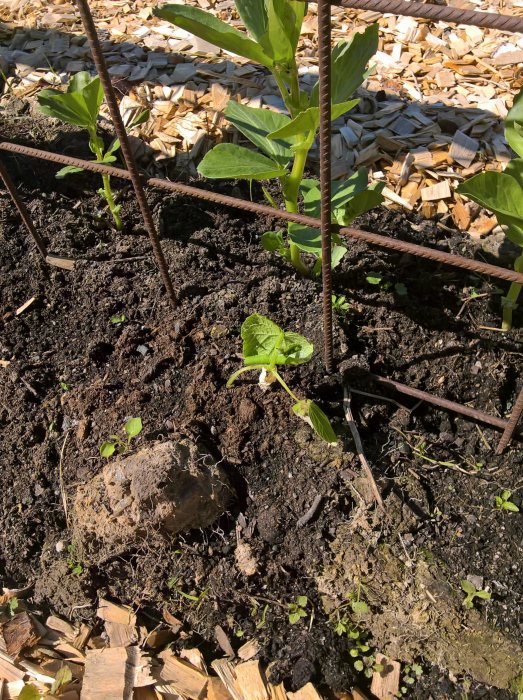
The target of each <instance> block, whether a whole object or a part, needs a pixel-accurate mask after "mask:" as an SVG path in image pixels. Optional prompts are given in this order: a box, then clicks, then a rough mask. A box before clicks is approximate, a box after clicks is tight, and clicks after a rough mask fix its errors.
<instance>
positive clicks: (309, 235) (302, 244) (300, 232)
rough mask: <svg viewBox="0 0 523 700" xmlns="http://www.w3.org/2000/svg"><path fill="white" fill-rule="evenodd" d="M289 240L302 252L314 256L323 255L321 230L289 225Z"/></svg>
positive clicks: (300, 225)
mask: <svg viewBox="0 0 523 700" xmlns="http://www.w3.org/2000/svg"><path fill="white" fill-rule="evenodd" d="M289 238H290V240H291V241H292V242H293V243H294V245H296V246H297V247H298V248H299V249H300V250H303V251H304V252H305V253H312V254H313V255H316V256H318V257H319V256H320V255H321V231H320V229H319V228H312V227H311V226H303V225H302V224H294V223H290V224H289Z"/></svg>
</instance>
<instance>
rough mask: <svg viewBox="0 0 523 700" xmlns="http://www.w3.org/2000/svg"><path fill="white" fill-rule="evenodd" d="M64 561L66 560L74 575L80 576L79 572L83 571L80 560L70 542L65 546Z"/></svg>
mask: <svg viewBox="0 0 523 700" xmlns="http://www.w3.org/2000/svg"><path fill="white" fill-rule="evenodd" d="M66 562H67V568H68V569H69V571H70V572H71V573H72V574H74V575H75V576H80V574H81V573H83V570H84V567H83V566H82V564H81V562H80V561H78V555H77V553H76V547H75V546H74V544H72V543H71V544H69V545H68V546H67V559H66Z"/></svg>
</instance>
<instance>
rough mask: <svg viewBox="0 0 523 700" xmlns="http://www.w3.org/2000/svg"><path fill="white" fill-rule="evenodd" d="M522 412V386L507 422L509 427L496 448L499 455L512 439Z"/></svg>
mask: <svg viewBox="0 0 523 700" xmlns="http://www.w3.org/2000/svg"><path fill="white" fill-rule="evenodd" d="M521 414H523V387H521V391H520V392H519V395H518V398H517V399H516V403H515V404H514V407H513V409H512V413H511V414H510V418H509V420H508V422H507V427H506V428H505V430H504V432H503V435H502V436H501V440H500V441H499V443H498V446H497V448H496V454H497V455H500V454H501V453H502V452H503V450H504V449H505V448H506V447H508V444H509V442H510V441H511V440H512V436H513V435H514V432H515V430H516V428H517V425H518V423H519V419H520V418H521Z"/></svg>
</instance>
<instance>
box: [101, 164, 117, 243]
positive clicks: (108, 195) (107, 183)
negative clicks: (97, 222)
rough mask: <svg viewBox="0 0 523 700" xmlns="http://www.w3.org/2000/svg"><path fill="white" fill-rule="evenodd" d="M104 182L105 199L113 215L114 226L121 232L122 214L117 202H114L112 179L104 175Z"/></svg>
mask: <svg viewBox="0 0 523 700" xmlns="http://www.w3.org/2000/svg"><path fill="white" fill-rule="evenodd" d="M102 180H103V183H104V197H105V199H106V201H107V204H108V206H109V210H110V211H111V214H112V215H113V219H114V225H115V226H116V230H117V231H121V230H122V219H121V217H120V214H119V212H118V207H117V206H116V204H115V201H114V196H113V191H112V189H111V177H110V175H102Z"/></svg>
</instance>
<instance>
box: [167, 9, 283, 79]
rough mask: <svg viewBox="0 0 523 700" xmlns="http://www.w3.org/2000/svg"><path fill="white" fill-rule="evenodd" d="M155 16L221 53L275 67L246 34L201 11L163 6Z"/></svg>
mask: <svg viewBox="0 0 523 700" xmlns="http://www.w3.org/2000/svg"><path fill="white" fill-rule="evenodd" d="M153 14H154V15H155V16H156V17H160V19H165V20H167V21H168V22H171V23H172V24H175V25H176V26H178V27H181V28H182V29H185V30H186V31H188V32H191V34H194V35H195V36H198V37H200V38H201V39H204V40H205V41H208V42H210V43H211V44H215V45H216V46H218V47H219V48H221V49H225V50H226V51H230V52H231V53H235V54H238V55H239V56H243V57H244V58H247V59H249V60H250V61H254V62H255V63H261V64H262V66H265V67H266V68H272V66H273V60H272V59H271V57H270V56H268V55H267V54H266V53H265V52H264V51H263V49H262V48H261V46H260V45H258V44H257V43H256V42H255V41H253V40H252V39H249V38H248V37H247V35H246V34H244V33H243V32H240V31H238V30H237V29H235V28H234V27H232V26H231V25H230V24H227V23H226V22H222V21H221V20H219V19H217V18H216V17H214V15H212V14H211V13H209V12H204V11H203V10H200V8H198V7H186V6H183V5H162V6H161V7H157V8H154V9H153Z"/></svg>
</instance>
